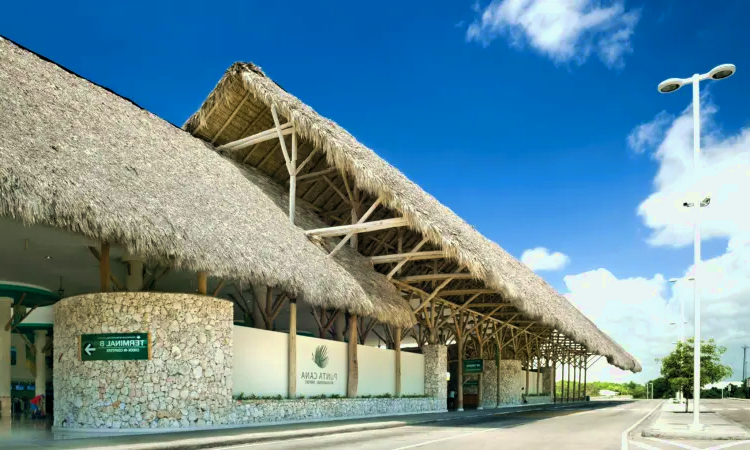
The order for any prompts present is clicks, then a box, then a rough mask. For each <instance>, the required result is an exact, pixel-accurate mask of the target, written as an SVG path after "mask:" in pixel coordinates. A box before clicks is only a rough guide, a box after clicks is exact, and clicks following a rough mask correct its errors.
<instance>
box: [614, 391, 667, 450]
mask: <svg viewBox="0 0 750 450" xmlns="http://www.w3.org/2000/svg"><path fill="white" fill-rule="evenodd" d="M664 403H665V402H661V403H659V404H658V405H656V406H655V407H654V409H652V410H651V411H649V413H648V414H646V415H645V416H643V417H641V418H640V419H639V420H638V422H636V423H634V424H633V425H632V426H631V427H630V428H628V429H627V430H625V431H623V432H622V450H628V434H629V433H630V432H631V431H633V429H634V428H635V427H637V426H638V425H640V424H641V422H643V421H644V420H646V418H647V417H648V416H650V415H651V414H652V413H653V412H654V411H656V410H657V409H658V408H661V407H662V406H663V405H664Z"/></svg>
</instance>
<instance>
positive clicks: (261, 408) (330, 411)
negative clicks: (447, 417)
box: [227, 398, 445, 425]
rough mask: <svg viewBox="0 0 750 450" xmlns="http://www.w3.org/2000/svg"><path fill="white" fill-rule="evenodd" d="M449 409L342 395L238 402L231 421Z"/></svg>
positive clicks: (432, 401)
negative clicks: (328, 397) (336, 396)
mask: <svg viewBox="0 0 750 450" xmlns="http://www.w3.org/2000/svg"><path fill="white" fill-rule="evenodd" d="M440 411H445V402H444V401H440V400H438V399H436V398H342V399H293V400H242V401H238V402H237V403H236V404H235V406H234V408H233V410H232V413H231V414H230V415H229V416H228V417H227V424H230V425H241V424H252V423H273V422H294V421H314V420H322V419H335V418H354V417H373V416H383V415H391V414H414V413H427V412H440Z"/></svg>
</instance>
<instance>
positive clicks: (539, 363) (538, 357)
mask: <svg viewBox="0 0 750 450" xmlns="http://www.w3.org/2000/svg"><path fill="white" fill-rule="evenodd" d="M540 378H542V355H541V353H540V352H539V350H538V349H537V352H536V392H534V393H535V394H536V395H539V379H540Z"/></svg>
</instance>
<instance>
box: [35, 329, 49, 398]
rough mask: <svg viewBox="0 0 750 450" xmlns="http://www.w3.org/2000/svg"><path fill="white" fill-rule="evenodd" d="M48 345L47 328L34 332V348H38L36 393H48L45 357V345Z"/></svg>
mask: <svg viewBox="0 0 750 450" xmlns="http://www.w3.org/2000/svg"><path fill="white" fill-rule="evenodd" d="M46 345H47V330H36V331H35V332H34V348H35V350H36V380H35V381H34V386H35V392H34V395H43V394H46V393H47V359H46V358H45V357H44V356H45V355H44V347H45V346H46Z"/></svg>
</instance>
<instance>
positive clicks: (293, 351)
mask: <svg viewBox="0 0 750 450" xmlns="http://www.w3.org/2000/svg"><path fill="white" fill-rule="evenodd" d="M289 398H297V299H296V298H290V299H289Z"/></svg>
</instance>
